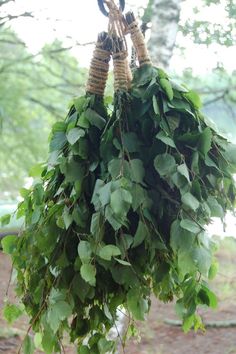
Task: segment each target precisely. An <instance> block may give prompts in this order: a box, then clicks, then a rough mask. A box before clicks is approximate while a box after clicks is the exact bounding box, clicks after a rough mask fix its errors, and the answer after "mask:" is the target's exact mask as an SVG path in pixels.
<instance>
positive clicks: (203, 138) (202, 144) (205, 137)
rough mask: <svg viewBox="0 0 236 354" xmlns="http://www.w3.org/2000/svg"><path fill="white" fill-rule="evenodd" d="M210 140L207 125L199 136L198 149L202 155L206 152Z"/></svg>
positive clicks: (209, 146) (209, 145)
mask: <svg viewBox="0 0 236 354" xmlns="http://www.w3.org/2000/svg"><path fill="white" fill-rule="evenodd" d="M211 142H212V131H211V129H210V128H209V127H207V128H205V129H204V130H203V132H202V134H201V135H200V137H199V142H198V145H199V151H201V152H202V153H203V154H204V155H206V154H207V153H208V151H209V150H210V148H211Z"/></svg>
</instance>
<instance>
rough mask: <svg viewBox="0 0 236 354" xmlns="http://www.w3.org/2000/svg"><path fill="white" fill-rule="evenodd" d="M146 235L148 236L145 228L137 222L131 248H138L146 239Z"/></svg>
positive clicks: (141, 223)
mask: <svg viewBox="0 0 236 354" xmlns="http://www.w3.org/2000/svg"><path fill="white" fill-rule="evenodd" d="M147 235H148V229H147V226H146V225H145V224H144V223H143V222H142V221H141V220H139V223H138V227H137V230H136V233H135V235H134V242H133V244H132V248H134V247H137V246H139V245H140V244H141V243H142V242H143V240H144V239H145V238H146V237H147Z"/></svg>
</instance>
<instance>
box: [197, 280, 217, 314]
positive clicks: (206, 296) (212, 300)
mask: <svg viewBox="0 0 236 354" xmlns="http://www.w3.org/2000/svg"><path fill="white" fill-rule="evenodd" d="M198 298H199V300H200V303H201V304H205V305H207V306H209V307H211V308H213V309H216V308H217V306H218V301H217V297H216V295H215V294H214V293H213V292H212V291H211V290H210V289H208V287H207V286H204V285H202V287H201V289H200V291H199V292H198Z"/></svg>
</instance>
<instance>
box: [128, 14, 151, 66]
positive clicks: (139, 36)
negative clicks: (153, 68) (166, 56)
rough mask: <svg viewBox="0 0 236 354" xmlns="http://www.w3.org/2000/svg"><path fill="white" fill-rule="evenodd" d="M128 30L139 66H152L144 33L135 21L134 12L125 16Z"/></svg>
mask: <svg viewBox="0 0 236 354" xmlns="http://www.w3.org/2000/svg"><path fill="white" fill-rule="evenodd" d="M125 18H126V23H127V29H128V32H129V33H130V36H131V40H132V42H133V45H134V48H135V51H136V53H137V57H138V62H139V66H143V65H145V64H148V65H152V61H151V59H150V56H149V54H148V50H147V46H146V43H145V40H144V36H143V33H142V31H141V29H140V28H139V24H138V22H137V21H136V19H135V16H134V14H133V12H131V11H130V12H128V13H127V14H126V15H125Z"/></svg>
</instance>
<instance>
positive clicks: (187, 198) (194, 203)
mask: <svg viewBox="0 0 236 354" xmlns="http://www.w3.org/2000/svg"><path fill="white" fill-rule="evenodd" d="M181 200H182V202H183V204H184V205H185V206H186V207H188V208H189V209H192V210H193V211H196V210H197V209H198V208H199V206H200V203H199V201H198V200H197V198H195V197H194V196H193V195H192V194H191V193H185V194H184V195H183V196H182V198H181Z"/></svg>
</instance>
